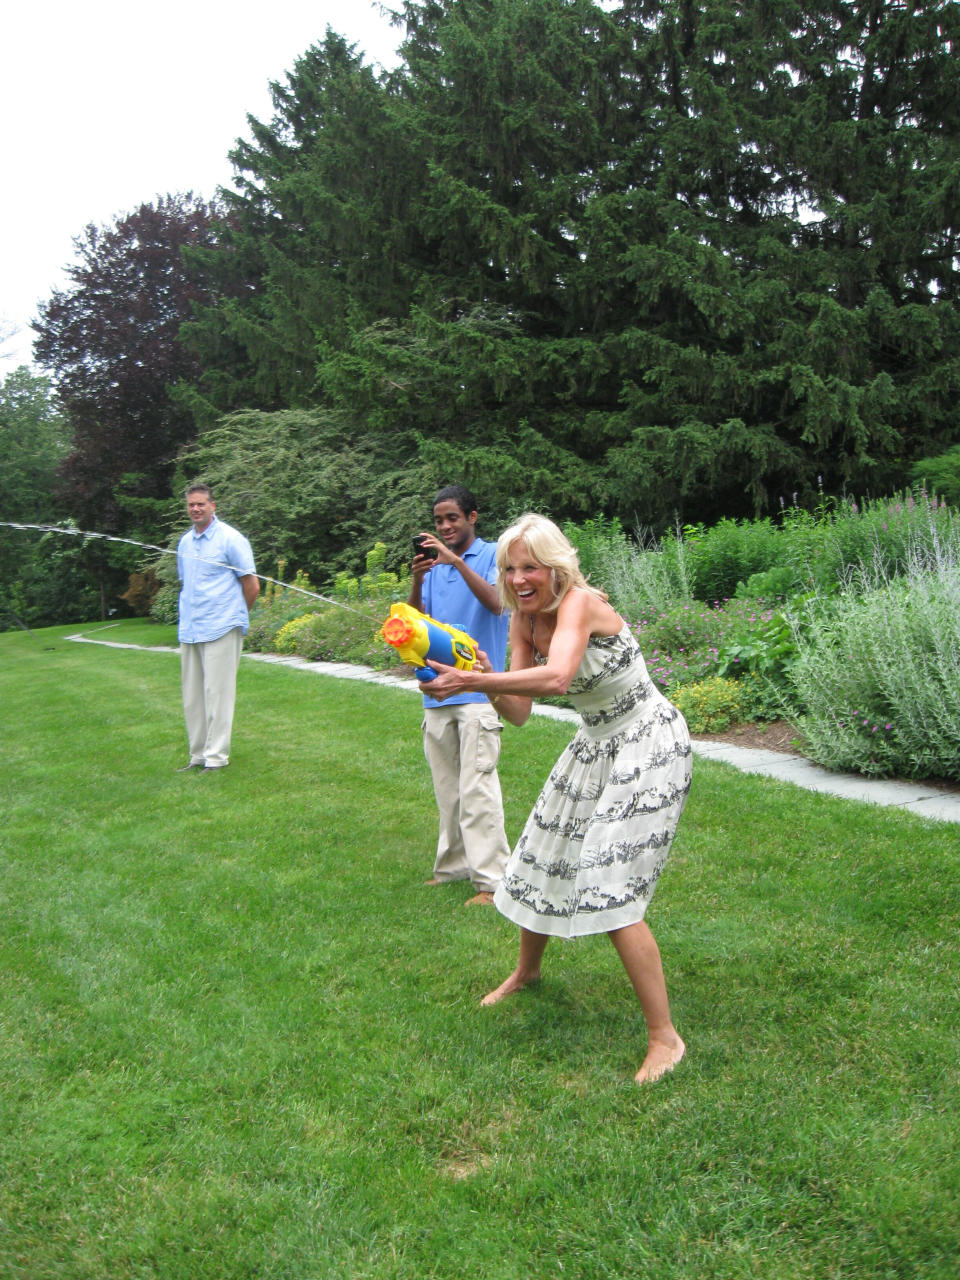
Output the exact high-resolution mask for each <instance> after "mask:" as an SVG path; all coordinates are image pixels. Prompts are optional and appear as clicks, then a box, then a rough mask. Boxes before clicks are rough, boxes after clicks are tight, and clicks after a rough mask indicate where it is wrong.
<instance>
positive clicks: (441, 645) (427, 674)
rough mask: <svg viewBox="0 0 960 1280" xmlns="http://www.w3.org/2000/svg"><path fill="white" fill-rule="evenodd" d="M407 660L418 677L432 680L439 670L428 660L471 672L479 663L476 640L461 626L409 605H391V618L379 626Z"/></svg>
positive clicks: (404, 659) (383, 634) (384, 636)
mask: <svg viewBox="0 0 960 1280" xmlns="http://www.w3.org/2000/svg"><path fill="white" fill-rule="evenodd" d="M380 634H381V635H382V636H383V638H384V640H386V642H387V644H389V645H393V647H394V649H396V651H397V653H398V654H399V655H400V657H401V658H402V659H403V661H404V662H409V663H410V665H411V666H412V667H416V673H415V674H416V677H417V679H418V680H421V681H424V680H433V679H434V678H435V677H436V674H437V673H436V672H435V671H434V670H433V668H432V667H428V666H427V661H428V660H429V661H431V662H442V663H443V664H444V665H445V666H448V667H458V668H459V669H460V670H461V671H470V670H472V669H473V668H474V667H475V666H476V665H477V648H478V646H477V642H476V640H474V639H473V638H472V637H471V636H468V635H467V633H466V632H465V631H461V630H460V629H459V627H451V626H450V625H449V624H448V623H446V622H438V621H437V620H436V618H431V617H430V616H429V615H428V614H426V613H421V612H420V611H419V609H414V607H413V605H410V604H392V605H391V606H390V617H389V618H388V619H387V620H386V622H385V623H384V624H383V626H382V627H381V628H380Z"/></svg>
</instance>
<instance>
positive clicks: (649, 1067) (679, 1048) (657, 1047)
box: [633, 1036, 687, 1084]
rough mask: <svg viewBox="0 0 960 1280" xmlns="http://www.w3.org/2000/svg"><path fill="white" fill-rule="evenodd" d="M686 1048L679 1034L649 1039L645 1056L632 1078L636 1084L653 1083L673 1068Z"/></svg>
mask: <svg viewBox="0 0 960 1280" xmlns="http://www.w3.org/2000/svg"><path fill="white" fill-rule="evenodd" d="M686 1048H687V1046H686V1045H685V1044H684V1043H683V1041H682V1040H681V1039H680V1037H679V1036H674V1037H673V1038H672V1040H651V1041H650V1043H649V1044H648V1046H647V1056H646V1057H645V1058H644V1060H643V1062H642V1063H641V1065H640V1070H639V1071H638V1072H637V1074H636V1075H635V1076H634V1077H633V1078H634V1080H636V1082H637V1084H653V1083H654V1082H655V1081H656V1080H659V1079H660V1077H661V1076H665V1075H666V1074H667V1072H668V1071H672V1070H673V1068H674V1067H675V1066H676V1065H677V1063H678V1062H679V1061H680V1059H681V1058H682V1057H683V1055H684V1053H685V1051H686Z"/></svg>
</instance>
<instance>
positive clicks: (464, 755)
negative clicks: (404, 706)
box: [422, 702, 510, 893]
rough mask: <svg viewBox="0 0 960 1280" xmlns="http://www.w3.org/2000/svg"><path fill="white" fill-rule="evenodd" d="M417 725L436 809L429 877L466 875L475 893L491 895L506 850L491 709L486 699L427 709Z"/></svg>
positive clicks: (496, 725) (497, 727) (497, 747)
mask: <svg viewBox="0 0 960 1280" xmlns="http://www.w3.org/2000/svg"><path fill="white" fill-rule="evenodd" d="M422 729H423V753H424V755H425V756H426V758H427V763H428V764H429V765H430V772H431V774H432V775H433V793H434V795H435V796H436V798H437V808H438V809H439V811H440V835H439V838H438V840H437V858H436V862H435V863H434V868H433V874H434V877H435V878H436V879H437V880H467V879H469V880H471V881H472V882H473V886H474V888H475V889H476V891H477V892H478V893H492V892H493V891H494V889H496V887H497V885H498V884H499V883H500V881H501V880H502V879H503V869H504V867H505V865H506V861H507V858H508V856H509V854H510V847H509V845H508V844H507V837H506V833H505V832H504V829H503V799H502V797H501V794H500V779H499V777H498V776H497V762H498V760H499V759H500V734H501V730H502V726H501V724H500V721H499V719H498V718H497V713H496V712H495V711H494V710H493V708H492V707H491V706H490V704H489V702H463V703H459V704H457V705H455V706H452V707H436V708H434V707H430V708H428V709H427V710H426V711H424V713H423V726H422Z"/></svg>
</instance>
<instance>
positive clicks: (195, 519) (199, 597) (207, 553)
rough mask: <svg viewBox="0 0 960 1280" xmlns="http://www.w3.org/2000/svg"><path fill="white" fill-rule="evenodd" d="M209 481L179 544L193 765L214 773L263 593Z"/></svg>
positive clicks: (199, 490) (225, 757)
mask: <svg viewBox="0 0 960 1280" xmlns="http://www.w3.org/2000/svg"><path fill="white" fill-rule="evenodd" d="M216 509H217V504H216V503H215V502H214V500H213V494H212V493H211V492H210V489H209V488H208V487H207V486H206V485H205V484H192V485H191V486H190V488H189V489H188V490H187V514H188V515H189V517H190V521H191V523H192V525H193V528H192V529H188V530H187V532H186V533H185V534H184V535H183V537H182V538H181V539H180V542H179V544H178V545H177V573H178V574H179V575H180V617H179V625H178V628H177V637H178V639H179V641H180V676H181V683H182V686H183V712H184V716H185V718H186V722H187V741H188V743H189V746H190V763H189V764H185V765H184V766H183V768H182V769H180V770H179V771H178V772H180V773H185V772H186V771H187V770H188V769H199V770H200V771H201V772H202V773H212V772H213V771H214V770H215V769H222V768H224V767H225V766H226V765H227V764H228V763H229V760H230V733H231V730H232V728H233V707H234V702H235V700H236V689H237V668H238V667H239V665H240V651H241V649H242V648H243V637H244V636H245V635H246V634H247V630H248V628H249V625H250V617H249V610H250V609H251V608H252V607H253V602H254V601H255V600H256V598H257V596H258V595H259V594H260V582H259V579H258V578H257V571H256V567H255V565H254V563H253V552H252V551H251V549H250V543H249V542H248V541H247V540H246V538H245V537H244V536H243V534H242V533H238V532H237V531H236V529H232V528H231V527H230V525H228V524H224V523H223V521H222V520H218V519H217V517H216V514H215V512H216Z"/></svg>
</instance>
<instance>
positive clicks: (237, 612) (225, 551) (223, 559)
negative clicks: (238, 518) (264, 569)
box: [177, 516, 257, 644]
mask: <svg viewBox="0 0 960 1280" xmlns="http://www.w3.org/2000/svg"><path fill="white" fill-rule="evenodd" d="M256 571H257V570H256V566H255V565H254V563H253V551H252V550H251V549H250V543H249V542H248V541H247V540H246V538H245V537H244V536H243V534H242V533H238V532H237V531H236V529H232V528H231V527H230V525H228V524H224V523H223V521H222V520H218V519H217V517H216V516H214V517H213V519H212V520H211V521H210V523H209V524H208V525H207V527H206V529H204V531H203V533H197V531H196V529H188V530H187V532H186V533H185V534H184V535H183V537H182V538H181V539H180V542H179V544H178V546H177V573H178V574H179V575H180V620H179V625H178V627H177V639H178V640H179V641H180V643H181V644H206V643H207V642H208V641H209V640H219V639H220V637H221V636H225V635H226V634H227V632H228V631H232V630H233V628H234V627H239V628H240V630H241V631H242V632H243V634H244V635H246V634H247V629H248V628H249V626H250V615H249V613H248V612H247V602H246V601H245V600H244V598H243V588H242V587H241V586H240V579H241V578H245V577H246V576H247V574H248V573H256Z"/></svg>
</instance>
